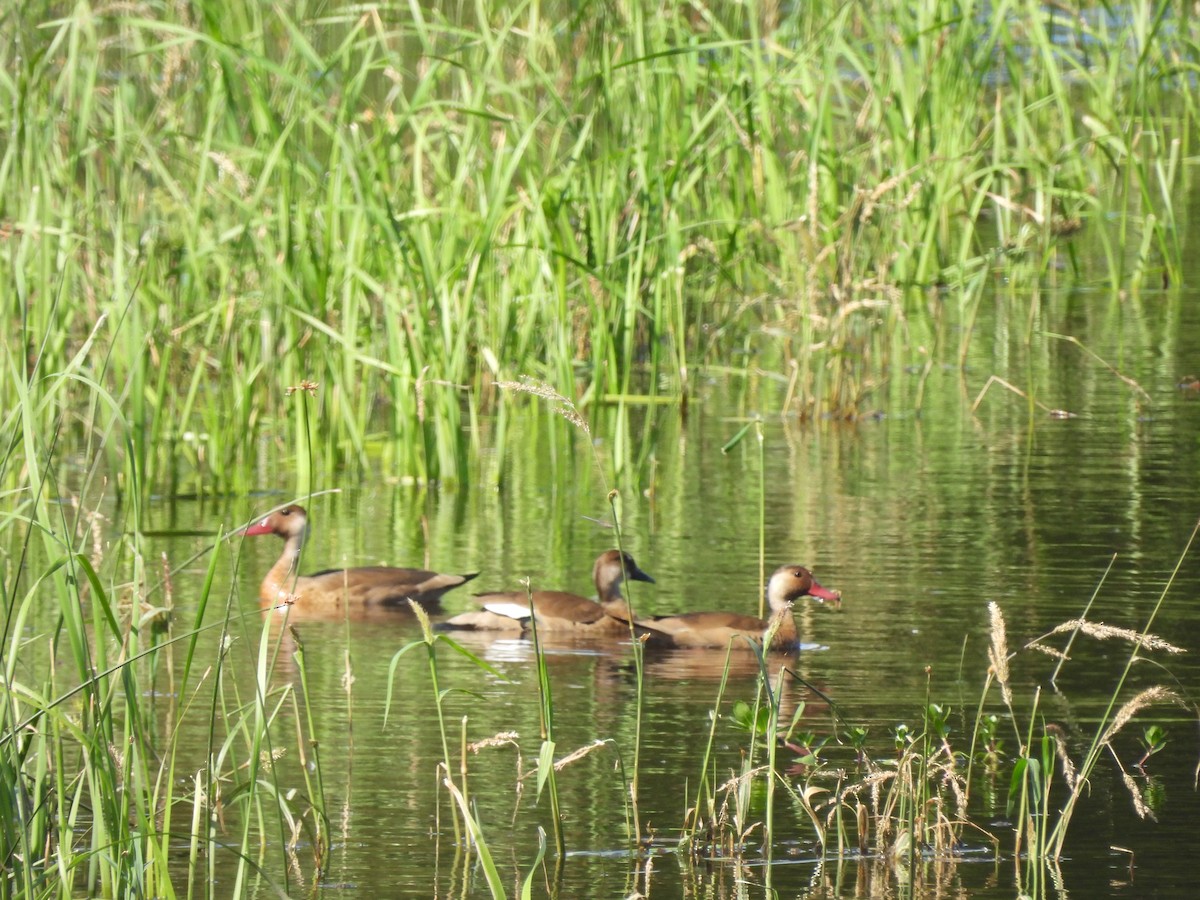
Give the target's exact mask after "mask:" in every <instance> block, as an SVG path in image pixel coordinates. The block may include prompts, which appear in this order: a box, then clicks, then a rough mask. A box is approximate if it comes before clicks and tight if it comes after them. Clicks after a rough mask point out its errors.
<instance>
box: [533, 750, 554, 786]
mask: <svg viewBox="0 0 1200 900" xmlns="http://www.w3.org/2000/svg"><path fill="white" fill-rule="evenodd" d="M553 771H554V741H542V751H541V753H539V754H538V767H537V795H538V797H541V796H542V788H543V787H545V785H546V779H547V778H549V777H550V773H551V772H553Z"/></svg>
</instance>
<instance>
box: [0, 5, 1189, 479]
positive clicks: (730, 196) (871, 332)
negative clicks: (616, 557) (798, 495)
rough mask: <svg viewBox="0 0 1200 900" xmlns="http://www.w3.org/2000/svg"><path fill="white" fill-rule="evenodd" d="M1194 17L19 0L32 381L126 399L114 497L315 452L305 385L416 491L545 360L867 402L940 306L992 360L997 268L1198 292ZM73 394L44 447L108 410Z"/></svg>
mask: <svg viewBox="0 0 1200 900" xmlns="http://www.w3.org/2000/svg"><path fill="white" fill-rule="evenodd" d="M781 9H786V10H787V11H786V13H781ZM1170 9H1171V6H1170V5H1169V4H1166V3H1165V2H1155V3H1150V4H1140V5H1135V6H1133V7H1131V8H1130V9H1128V10H1126V11H1124V12H1125V15H1124V16H1122V17H1111V16H1104V15H1098V16H1095V17H1091V16H1089V15H1084V14H1081V15H1076V16H1066V15H1063V14H1061V13H1060V12H1058V11H1057V10H1056V8H1054V7H1048V6H1046V5H1045V4H1041V3H1037V2H1034V0H1006V2H1003V3H1001V4H1000V5H999V6H992V7H989V8H988V9H987V10H983V9H982V8H981V7H979V6H978V5H977V4H973V3H966V4H965V5H961V6H959V7H956V8H955V15H954V18H953V20H952V21H950V20H944V19H942V18H940V16H941V11H940V10H941V8H940V7H937V6H936V5H928V4H927V5H925V6H917V7H914V6H912V5H911V4H905V3H899V2H896V0H879V2H875V3H866V4H846V3H834V2H825V0H820V2H813V3H804V4H795V5H793V6H790V7H787V6H784V7H781V6H780V5H779V4H775V3H757V2H750V3H744V4H736V5H732V6H728V7H722V6H719V5H713V4H709V5H707V6H705V5H701V6H700V7H698V8H696V9H693V8H692V7H688V6H679V7H676V8H672V10H670V11H668V12H666V13H664V14H663V15H653V16H651V15H648V14H647V10H646V9H643V7H642V6H640V5H637V4H632V5H629V6H627V7H625V6H620V5H617V6H613V5H612V4H607V5H606V4H599V5H597V4H592V5H585V6H584V7H580V8H576V7H575V6H574V5H571V4H557V3H555V4H551V5H550V6H548V7H545V8H543V7H542V6H540V5H538V4H518V5H517V6H516V7H512V8H506V9H505V10H504V11H503V12H501V11H500V10H499V9H495V10H490V12H487V13H480V12H479V11H478V10H476V9H475V8H474V7H469V6H468V7H455V10H456V11H454V12H449V11H445V10H444V8H443V7H440V6H437V5H434V6H433V7H432V8H430V9H426V10H423V11H422V12H421V13H420V15H419V16H418V15H417V13H416V12H415V10H416V7H411V8H410V7H409V6H407V5H403V4H401V5H398V6H387V7H385V8H383V9H381V11H380V12H379V13H371V12H368V13H365V14H364V13H362V12H361V11H359V10H358V9H357V8H355V9H353V10H347V11H345V12H337V11H335V12H333V13H330V14H328V15H326V14H324V13H322V14H321V15H320V16H319V17H313V16H311V15H309V10H307V8H306V7H304V6H301V7H298V8H295V9H293V8H292V7H285V6H275V7H272V8H271V9H270V10H269V12H263V10H262V9H261V8H260V7H259V6H258V5H256V4H250V3H243V2H234V3H232V4H227V3H221V4H216V3H213V2H211V0H206V2H200V3H198V4H182V5H181V4H166V5H163V6H161V7H156V8H155V12H154V15H157V16H158V18H154V17H152V16H149V15H143V14H142V12H141V11H140V10H138V9H134V8H132V7H130V8H126V7H124V6H122V5H120V4H118V5H117V6H115V7H113V8H111V9H107V10H105V13H104V15H103V16H93V15H92V14H91V13H90V12H89V9H88V7H86V6H83V7H71V8H70V10H69V11H68V12H66V13H65V14H62V10H61V9H60V7H59V6H58V5H56V4H52V3H49V2H45V0H42V2H33V3H26V4H24V5H23V7H22V16H21V20H20V22H18V23H14V27H15V28H16V33H15V34H14V39H13V40H11V41H6V42H4V44H3V46H0V71H4V72H11V73H17V72H19V73H21V74H20V77H19V78H18V77H16V76H15V75H14V76H13V77H11V78H8V79H5V80H3V81H0V92H2V93H3V94H4V96H5V97H6V98H8V99H9V100H10V101H11V102H6V103H3V104H0V129H2V130H3V132H4V133H5V134H7V135H10V136H12V140H11V141H9V142H8V143H7V144H6V146H5V150H4V152H3V154H2V155H0V198H3V201H2V204H0V246H3V247H4V248H6V249H5V252H4V253H0V305H2V306H3V308H4V309H5V310H6V312H7V314H8V316H9V318H10V320H11V321H13V322H20V328H10V329H7V330H6V331H5V333H4V334H3V336H2V337H0V340H2V341H3V342H4V343H3V349H2V353H0V355H2V356H3V368H4V370H5V372H6V375H12V376H16V375H18V374H19V373H26V374H28V371H29V369H28V367H29V361H30V360H33V359H37V360H39V364H40V366H41V370H40V371H41V375H42V376H44V377H46V378H51V379H53V378H54V377H56V376H55V375H53V374H52V373H61V372H64V371H65V370H67V369H68V368H70V367H71V366H72V365H73V364H78V365H79V366H81V372H80V374H81V375H82V376H84V377H85V378H90V379H93V380H94V382H95V383H96V385H98V386H99V387H100V388H102V389H103V390H104V391H106V392H107V393H108V395H109V396H110V397H111V400H112V402H114V403H115V404H116V405H117V406H118V407H120V408H121V409H122V410H123V411H125V413H126V415H127V417H128V422H129V429H128V431H127V432H125V433H122V434H121V435H119V436H118V439H116V440H110V441H103V442H100V443H98V444H97V446H99V447H100V448H101V449H102V451H103V452H105V453H108V454H112V457H113V459H112V462H113V463H114V465H113V466H112V468H113V470H114V472H115V471H119V469H120V465H119V459H118V457H120V456H121V455H122V454H124V453H129V454H131V455H132V456H133V457H134V458H135V459H136V461H137V469H136V479H135V480H134V481H133V482H126V481H124V480H122V481H121V483H120V485H119V487H120V488H121V489H134V488H139V489H144V488H145V487H147V486H148V487H149V488H153V489H155V490H157V489H161V488H166V489H170V490H194V491H203V492H209V491H220V490H240V489H246V488H249V487H251V486H254V485H253V484H252V477H253V476H252V474H251V473H252V472H253V468H252V466H253V464H254V462H255V461H256V460H257V458H258V455H259V453H260V451H261V450H262V449H263V447H261V446H260V443H265V444H266V447H265V449H266V451H267V452H268V453H269V454H270V456H271V458H272V459H285V460H286V459H287V458H288V457H289V455H290V454H291V453H292V452H305V451H303V448H302V440H303V435H302V434H301V433H299V432H298V431H296V424H295V423H294V422H292V421H289V417H288V416H287V414H286V411H287V406H286V402H285V399H284V396H283V387H284V386H285V385H296V384H299V383H301V381H302V379H303V378H305V377H308V378H311V379H312V380H313V382H318V383H320V384H321V385H322V386H323V389H322V391H321V395H320V397H319V398H318V399H316V401H315V402H314V404H313V406H314V415H315V416H317V417H319V418H320V420H321V421H322V422H323V423H324V426H325V427H324V428H323V429H322V433H321V435H320V436H319V437H318V438H317V440H318V442H319V446H315V447H313V448H312V455H313V457H314V459H315V460H316V462H317V463H318V464H319V465H321V466H323V467H326V468H328V467H329V466H331V465H334V464H339V463H345V462H348V463H350V464H352V465H354V466H358V467H364V468H365V467H368V466H370V467H372V468H381V469H382V470H383V471H384V472H385V473H386V474H389V475H391V476H393V477H396V478H403V479H415V480H422V481H424V480H433V479H437V480H440V481H453V480H456V479H461V478H462V477H463V476H464V474H465V472H466V471H467V459H468V451H469V450H471V449H472V448H475V447H477V446H478V442H479V440H480V438H479V429H480V427H481V425H480V420H481V414H485V413H490V412H491V411H492V410H493V405H494V404H496V403H499V404H500V406H501V407H502V408H503V407H504V406H505V404H507V403H508V402H510V401H508V400H506V399H500V398H498V397H497V395H496V394H495V393H494V392H493V391H492V390H491V386H492V385H493V384H494V383H495V382H512V381H513V380H514V379H515V377H516V376H517V374H518V373H522V372H528V373H532V374H533V375H535V376H536V377H538V378H541V379H544V380H546V381H548V382H549V383H552V384H555V385H558V386H559V387H560V389H561V390H564V391H565V392H567V393H568V394H570V395H572V396H575V397H577V398H578V399H579V402H580V403H581V404H590V403H592V402H594V401H598V400H602V399H603V398H604V397H605V396H610V395H622V396H636V395H639V394H641V393H644V392H646V391H652V392H654V393H656V394H662V395H665V396H668V397H672V398H679V399H685V400H686V399H689V398H692V397H694V396H695V395H696V393H697V384H698V381H697V377H696V373H697V372H698V371H703V370H704V369H705V367H720V368H721V369H722V370H725V371H729V370H732V371H734V372H745V371H746V370H747V369H748V368H749V366H748V365H747V364H739V365H734V366H731V365H730V362H731V360H734V361H735V362H736V360H737V359H743V358H746V359H753V360H754V364H753V365H754V367H755V368H756V369H761V370H762V371H764V372H766V373H769V374H770V375H772V376H773V377H778V378H779V379H780V381H781V386H783V385H786V392H785V393H783V396H782V402H784V403H786V405H787V406H788V407H789V408H790V409H791V410H792V411H794V412H798V413H801V414H804V415H813V414H820V413H824V412H832V413H835V414H840V415H847V416H853V415H855V414H857V413H859V412H862V411H863V405H864V403H865V402H866V398H867V397H868V396H869V395H870V393H871V391H872V390H873V389H875V388H877V387H878V386H879V385H880V384H881V383H882V382H883V381H884V380H885V379H887V378H888V377H889V373H891V372H892V371H894V370H895V368H896V367H897V366H898V365H905V364H910V363H913V362H918V363H920V364H925V363H926V362H927V357H924V356H922V352H921V351H920V350H919V349H917V348H918V346H919V345H921V344H922V343H923V342H924V340H925V336H928V335H929V334H930V333H931V332H932V331H934V330H935V329H936V328H937V323H938V319H939V318H940V317H941V316H942V315H943V313H941V312H935V311H932V310H931V308H930V306H931V305H932V306H937V307H939V309H940V308H941V307H942V306H943V304H942V303H941V302H940V301H939V302H938V303H936V304H931V303H930V298H929V295H928V293H927V291H926V290H925V289H927V288H931V287H938V286H948V287H949V288H950V294H949V300H950V302H949V303H947V304H945V307H946V308H947V309H951V308H954V307H956V306H957V307H959V313H960V314H961V315H962V318H963V322H964V323H965V325H966V327H965V330H964V335H963V342H964V346H965V342H966V341H967V340H969V338H970V334H971V330H972V329H971V327H970V323H971V322H972V321H973V317H974V314H975V311H976V309H977V307H978V299H979V295H980V290H981V287H980V286H981V285H983V284H984V283H986V282H988V281H990V280H992V279H993V276H995V275H996V274H1002V275H1003V278H1004V280H1005V281H1006V282H1007V283H1009V284H1012V285H1016V286H1018V287H1020V286H1022V285H1027V286H1032V285H1036V284H1037V283H1038V282H1039V280H1040V279H1042V278H1043V277H1044V276H1047V275H1048V274H1049V275H1053V273H1056V272H1058V271H1059V269H1060V268H1061V267H1060V265H1059V264H1060V263H1061V262H1063V261H1064V260H1065V262H1066V263H1067V267H1068V269H1069V271H1070V272H1071V273H1073V277H1076V278H1080V279H1088V280H1103V281H1107V282H1110V283H1112V284H1114V285H1119V286H1122V287H1124V286H1128V285H1133V286H1134V287H1136V286H1137V285H1138V284H1139V283H1140V282H1142V281H1145V282H1147V283H1159V282H1161V281H1163V280H1165V281H1168V282H1170V283H1178V281H1179V278H1178V274H1179V264H1180V257H1181V254H1182V249H1181V247H1180V246H1179V240H1180V239H1179V237H1178V235H1179V234H1180V233H1181V232H1182V229H1181V228H1180V227H1178V222H1177V214H1176V211H1175V209H1174V208H1173V203H1172V198H1173V196H1175V195H1176V194H1177V189H1178V187H1179V182H1180V170H1181V167H1182V160H1184V159H1186V157H1187V145H1186V143H1185V142H1186V140H1187V135H1189V134H1190V127H1191V123H1192V120H1193V117H1194V114H1195V99H1194V96H1193V92H1192V91H1189V90H1187V88H1186V84H1185V79H1182V78H1181V79H1178V81H1176V80H1175V79H1173V78H1172V77H1169V76H1168V75H1167V74H1165V73H1171V72H1177V71H1178V68H1177V63H1176V60H1178V59H1187V58H1190V55H1191V53H1192V51H1193V50H1194V47H1195V37H1194V35H1193V34H1192V33H1191V32H1190V31H1189V29H1188V27H1186V26H1187V23H1186V22H1181V21H1177V20H1176V18H1175V17H1171V16H1169V15H1168V13H1169V11H1170ZM552 10H553V11H552ZM480 15H486V16H487V21H481V20H480V19H479V18H478V17H479V16H480ZM1168 18H1170V19H1171V25H1170V27H1166V26H1165V25H1164V22H1165V21H1166V20H1167V19H1168ZM562 23H567V24H566V25H565V26H563V25H562ZM1177 87H1181V88H1182V89H1180V90H1178V91H1176V88H1177ZM97 148H103V150H104V152H103V153H101V152H98V149H97ZM1096 185H1100V186H1102V187H1101V189H1100V190H1099V192H1097V191H1096V189H1095V187H1094V186H1096ZM1053 277H1056V278H1058V277H1061V276H1058V275H1053ZM955 301H958V302H957V303H956V302H955ZM1025 337H1026V336H1025V335H1022V334H1020V329H1016V330H1015V331H1014V334H1013V336H1012V337H1011V338H1009V339H1010V340H1023V339H1024V338H1025ZM89 340H92V341H93V343H90V344H89ZM926 349H928V348H926ZM735 352H736V353H737V354H742V353H746V354H748V355H747V356H745V357H743V356H740V355H739V356H734V353H735ZM14 380H15V379H14V378H13V377H6V378H4V379H0V409H4V410H11V409H13V408H14V406H15V404H16V401H17V395H16V392H15V390H16V389H15V387H14V386H13V382H14ZM49 387H50V386H49V385H43V386H41V387H39V388H38V392H39V393H41V392H42V391H45V393H44V396H45V398H46V399H48V400H49V401H50V402H49V403H48V404H42V403H41V402H40V400H41V399H42V398H41V397H40V396H39V398H38V400H39V402H38V404H37V406H36V409H35V413H36V416H37V421H38V424H39V426H40V427H42V428H43V429H46V430H49V429H50V428H52V427H53V423H54V422H55V421H56V416H57V414H58V412H59V410H62V409H67V408H71V407H72V404H77V403H85V404H86V403H88V402H90V400H89V397H91V396H93V395H91V394H90V393H89V387H88V385H86V384H85V383H83V382H79V381H76V382H74V383H71V384H69V385H63V386H61V389H60V390H50V389H49ZM568 388H569V389H568ZM99 412H102V411H98V413H99ZM107 422H108V418H107V416H105V415H98V416H97V418H96V420H95V421H94V422H92V423H89V424H90V425H94V427H95V428H96V429H98V431H96V432H93V433H79V434H76V433H71V434H68V435H66V436H67V437H69V438H70V439H71V440H72V442H74V441H75V440H76V439H78V440H88V439H95V438H97V437H99V436H101V435H103V434H104V433H105V432H106V431H107V429H108V425H107ZM66 427H67V428H68V429H69V430H72V429H74V426H73V425H70V426H66ZM501 427H502V426H501ZM10 475H11V470H10ZM4 486H6V487H11V486H12V482H11V481H10V482H9V483H8V484H7V485H4Z"/></svg>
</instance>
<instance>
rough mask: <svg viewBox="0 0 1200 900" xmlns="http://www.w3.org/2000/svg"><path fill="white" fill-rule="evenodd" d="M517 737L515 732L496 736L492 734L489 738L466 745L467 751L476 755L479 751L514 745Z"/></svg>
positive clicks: (506, 732)
mask: <svg viewBox="0 0 1200 900" xmlns="http://www.w3.org/2000/svg"><path fill="white" fill-rule="evenodd" d="M519 737H520V735H519V734H518V733H517V732H515V731H501V732H499V733H498V734H493V735H492V736H491V737H490V738H484V739H483V740H481V741H475V743H473V744H468V745H467V749H468V750H470V751H471V752H472V753H478V752H479V751H480V750H487V749H489V748H490V747H503V746H504V745H505V744H516V742H517V739H518V738H519Z"/></svg>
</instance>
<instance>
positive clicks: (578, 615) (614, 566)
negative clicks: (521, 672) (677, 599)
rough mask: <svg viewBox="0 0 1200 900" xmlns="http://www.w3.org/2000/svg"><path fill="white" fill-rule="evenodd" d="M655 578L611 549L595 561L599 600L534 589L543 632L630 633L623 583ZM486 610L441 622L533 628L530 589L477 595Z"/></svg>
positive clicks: (446, 625) (447, 625)
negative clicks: (531, 626) (530, 613)
mask: <svg viewBox="0 0 1200 900" xmlns="http://www.w3.org/2000/svg"><path fill="white" fill-rule="evenodd" d="M626 580H629V581H644V582H648V583H650V584H654V579H653V578H651V577H650V576H649V575H648V574H646V573H645V572H643V571H642V570H641V569H640V568H639V567H638V564H637V563H636V562H634V559H633V557H632V556H630V555H629V554H628V553H624V552H622V551H620V550H606V551H605V552H604V553H601V554H600V555H599V556H598V557H596V562H595V564H594V565H593V566H592V581H593V583H594V584H595V585H596V595H597V596H598V597H599V602H597V601H595V600H589V599H588V598H586V597H581V596H579V595H578V594H571V593H568V592H566V591H534V592H533V595H532V598H533V599H532V603H533V612H534V616H535V617H536V624H537V630H538V633H539V634H540V633H553V634H560V635H565V634H574V635H610V636H614V637H616V636H619V635H628V634H629V633H630V620H631V619H632V618H633V616H632V611H631V610H630V608H629V603H628V602H627V601H626V600H625V598H624V596H622V594H621V583H622V582H623V581H626ZM475 599H476V600H477V601H478V602H479V604H480V605H481V606H482V607H483V609H479V610H472V611H470V612H465V613H460V614H459V615H457V616H454V617H453V618H450V619H447V620H445V621H444V622H439V623H438V626H437V627H438V628H440V629H443V630H454V629H470V630H473V631H507V632H522V631H526V630H528V628H529V607H530V595H529V594H528V593H527V592H525V591H495V592H492V593H485V594H477V595H476V598H475Z"/></svg>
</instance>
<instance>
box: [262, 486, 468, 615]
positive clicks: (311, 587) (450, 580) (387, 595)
mask: <svg viewBox="0 0 1200 900" xmlns="http://www.w3.org/2000/svg"><path fill="white" fill-rule="evenodd" d="M241 533H242V534H243V535H245V536H246V537H253V536H255V535H259V534H275V535H278V536H279V537H281V538H283V553H282V554H281V555H280V557H279V559H278V560H277V561H276V562H275V565H273V566H272V567H271V570H270V571H269V572H267V576H266V578H264V579H263V582H262V585H261V587H259V590H258V597H259V600H260V601H262V604H263V605H264V606H270V607H276V606H291V605H293V604H295V605H296V606H298V607H303V608H305V609H314V608H327V609H328V608H336V607H340V606H341V605H342V604H346V605H348V606H351V607H364V606H397V607H400V608H405V609H406V608H407V603H406V601H408V600H412V601H413V602H414V603H419V604H420V605H421V606H422V607H424V608H426V609H434V608H436V607H437V606H438V604H439V603H440V601H441V597H442V594H444V593H446V591H449V590H451V589H453V588H456V587H458V586H459V585H462V584H466V583H467V582H468V581H470V580H471V579H472V578H475V577H476V576H477V575H478V574H479V573H478V572H471V573H470V574H467V575H442V574H440V573H438V572H427V571H425V570H424V569H399V568H394V567H392V566H358V567H355V568H349V569H324V570H322V571H320V572H314V573H312V574H311V575H300V574H299V573H298V572H297V571H296V565H297V563H298V561H299V559H300V550H301V549H302V548H303V547H304V541H305V539H306V538H307V537H308V513H307V512H306V511H305V509H304V507H303V506H299V505H297V504H294V503H293V504H291V505H289V506H284V507H282V508H281V509H277V510H275V511H274V512H273V513H271V514H270V515H268V516H266V517H265V518H263V519H262V520H260V521H258V522H256V523H254V524H253V525H249V526H247V527H246V528H245V529H243V530H242V532H241Z"/></svg>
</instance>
